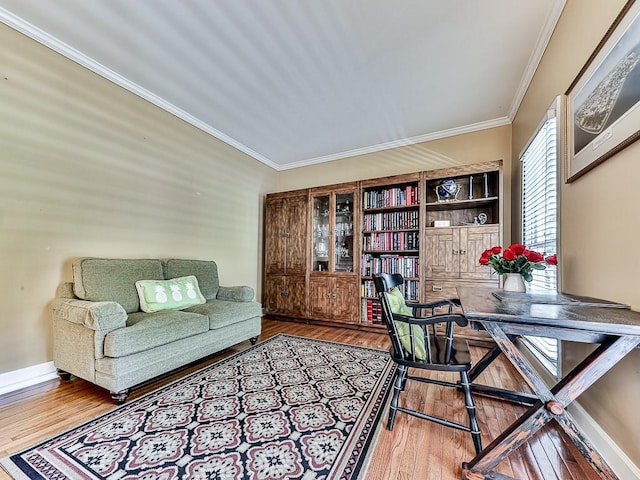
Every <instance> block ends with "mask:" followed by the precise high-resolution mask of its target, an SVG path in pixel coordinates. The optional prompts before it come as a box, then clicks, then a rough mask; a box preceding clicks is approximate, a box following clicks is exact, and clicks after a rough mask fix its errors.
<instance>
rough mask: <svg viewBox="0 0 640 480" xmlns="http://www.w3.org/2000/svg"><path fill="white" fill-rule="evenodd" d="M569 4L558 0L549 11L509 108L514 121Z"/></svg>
mask: <svg viewBox="0 0 640 480" xmlns="http://www.w3.org/2000/svg"><path fill="white" fill-rule="evenodd" d="M566 4H567V0H556V2H555V3H554V5H553V10H552V11H551V12H550V13H549V16H548V17H547V21H546V22H545V24H544V26H543V27H542V30H540V35H538V41H537V42H536V48H535V49H534V51H533V53H532V54H531V57H529V63H528V64H527V68H526V69H525V71H524V74H523V75H522V79H521V80H520V85H519V87H518V90H517V91H516V95H515V96H514V98H513V103H512V104H511V108H510V109H509V118H510V119H511V121H513V119H514V118H516V114H517V113H518V110H519V109H520V105H521V104H522V100H524V96H525V95H526V93H527V90H528V89H529V85H530V84H531V81H532V80H533V76H534V75H535V73H536V70H537V69H538V65H539V64H540V61H541V60H542V56H543V55H544V52H545V50H546V49H547V46H548V45H549V42H550V41H551V36H552V35H553V31H554V30H555V28H556V25H557V24H558V21H559V20H560V15H562V11H563V10H564V7H565V5H566Z"/></svg>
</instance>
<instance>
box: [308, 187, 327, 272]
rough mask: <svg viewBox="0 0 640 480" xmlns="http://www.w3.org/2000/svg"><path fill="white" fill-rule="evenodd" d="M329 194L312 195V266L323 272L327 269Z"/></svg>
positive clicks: (315, 269)
mask: <svg viewBox="0 0 640 480" xmlns="http://www.w3.org/2000/svg"><path fill="white" fill-rule="evenodd" d="M330 198H331V197H330V196H329V195H323V196H318V197H313V219H312V238H313V252H312V258H313V265H312V268H313V270H314V271H316V272H324V271H328V270H329V254H330V252H329V250H330V248H329V247H330V241H331V239H330V237H329V233H330V219H329V214H330V210H329V206H330V205H329V204H330V202H329V201H330Z"/></svg>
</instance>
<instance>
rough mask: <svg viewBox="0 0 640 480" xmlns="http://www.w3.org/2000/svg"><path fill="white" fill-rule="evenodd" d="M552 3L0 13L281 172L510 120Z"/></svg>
mask: <svg viewBox="0 0 640 480" xmlns="http://www.w3.org/2000/svg"><path fill="white" fill-rule="evenodd" d="M564 4H565V0H517V1H514V0H483V1H477V0H475V1H474V0H56V1H43V0H0V20H1V21H3V22H4V23H6V24H7V25H9V26H11V27H14V28H16V29H17V30H19V31H21V32H23V33H25V34H27V35H29V36H31V37H33V38H35V39H36V40H38V41H40V42H42V43H44V44H45V45H48V46H49V47H51V48H53V49H55V50H57V51H58V52H60V53H62V54H64V55H66V56H67V57H69V58H71V59H73V60H75V61H77V62H79V63H81V64H82V65H85V66H86V67H88V68H90V69H92V70H94V71H96V72H97V73H99V74H101V75H103V76H105V77H106V78H108V79H110V80H112V81H114V82H116V83H118V84H120V85H122V86H123V87H125V88H127V89H129V90H131V91H133V92H135V93H137V94H138V95H140V96H142V97H144V98H146V99H148V100H149V101H151V102H153V103H155V104H157V105H159V106H160V107H162V108H165V109H166V110H168V111H170V112H171V113H173V114H175V115H177V116H179V117H181V118H183V119H184V120H186V121H188V122H190V123H192V124H193V125H195V126H197V127H198V128H201V129H202V130H204V131H206V132H208V133H210V134H212V135H214V136H216V137H218V138H220V139H221V140H224V141H225V142H227V143H229V144H231V145H233V146H234V147H236V148H238V149H240V150H242V151H244V152H245V153H247V154H249V155H251V156H253V157H254V158H256V159H257V160H260V161H261V162H263V163H265V164H267V165H269V166H271V167H273V168H275V169H277V170H284V169H288V168H294V167H299V166H303V165H310V164H314V163H320V162H324V161H329V160H334V159H337V158H344V157H348V156H353V155H358V154H362V153H367V152H372V151H377V150H383V149H387V148H392V147H396V146H399V145H406V144H411V143H417V142H420V141H426V140H432V139H436V138H442V137H446V136H450V135H455V134H460V133H466V132H470V131H475V130H481V129H484V128H490V127H494V126H499V125H505V124H508V123H510V121H511V119H512V118H513V116H514V114H515V112H516V111H517V108H518V106H519V104H520V101H521V99H522V97H523V95H524V93H525V91H526V88H527V86H528V84H529V82H530V80H531V77H532V76H533V73H534V71H535V68H536V66H537V64H538V62H539V59H540V57H541V56H542V53H543V50H544V48H545V46H546V44H547V42H548V39H549V37H550V36H551V33H552V31H553V27H554V26H555V24H556V22H557V20H558V17H559V15H560V13H561V11H562V8H563V6H564ZM3 48H6V47H3Z"/></svg>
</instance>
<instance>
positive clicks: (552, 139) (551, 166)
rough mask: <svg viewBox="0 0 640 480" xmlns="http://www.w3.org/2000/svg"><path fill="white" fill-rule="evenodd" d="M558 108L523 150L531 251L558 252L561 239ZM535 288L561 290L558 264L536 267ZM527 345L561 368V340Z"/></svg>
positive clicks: (525, 224) (525, 232)
mask: <svg viewBox="0 0 640 480" xmlns="http://www.w3.org/2000/svg"><path fill="white" fill-rule="evenodd" d="M557 127H558V126H557V121H556V114H555V109H550V110H549V111H548V113H547V118H546V119H545V121H544V122H543V123H542V126H541V127H540V129H539V130H538V132H537V133H536V134H535V136H534V138H533V139H532V140H531V143H529V145H528V146H527V148H526V149H525V150H524V152H523V153H522V155H521V157H520V160H521V161H522V243H523V244H524V245H526V246H527V248H529V249H530V250H535V251H537V252H540V253H542V254H544V256H545V258H546V257H548V256H549V255H555V254H556V248H557V243H558V242H557V240H558V161H557V150H558V130H557ZM530 288H531V289H532V290H547V291H554V292H555V291H557V288H558V277H557V268H556V267H547V268H546V269H545V270H534V272H533V281H532V282H531V285H530ZM524 340H525V344H526V345H527V346H528V347H529V348H530V350H531V351H532V353H533V354H534V355H535V356H536V357H537V358H538V359H539V360H540V361H541V363H542V364H543V365H545V367H546V368H547V369H549V371H550V372H551V373H552V374H553V375H557V370H558V341H557V340H556V339H552V338H542V337H525V338H524Z"/></svg>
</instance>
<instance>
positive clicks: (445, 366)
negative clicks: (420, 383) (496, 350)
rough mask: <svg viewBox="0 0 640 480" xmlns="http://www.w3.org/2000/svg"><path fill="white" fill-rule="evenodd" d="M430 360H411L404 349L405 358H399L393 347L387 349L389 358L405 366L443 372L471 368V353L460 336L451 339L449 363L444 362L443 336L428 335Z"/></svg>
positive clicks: (444, 342)
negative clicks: (451, 346)
mask: <svg viewBox="0 0 640 480" xmlns="http://www.w3.org/2000/svg"><path fill="white" fill-rule="evenodd" d="M429 340H430V342H429V343H430V344H431V352H432V361H431V362H428V361H423V360H418V359H416V361H411V355H410V354H409V353H407V352H406V351H405V358H404V359H403V358H401V357H399V356H397V355H395V354H394V353H395V352H394V350H393V347H391V349H390V350H389V353H390V355H391V359H392V360H393V361H394V362H396V363H398V364H400V365H406V366H407V367H414V368H425V367H426V368H428V369H429V370H436V371H443V372H463V371H469V370H470V369H471V354H470V353H469V346H468V344H467V342H466V340H464V339H461V338H454V339H453V348H452V349H451V351H452V355H451V360H450V362H449V363H446V362H445V358H444V354H445V351H446V339H445V338H443V337H436V338H434V337H433V336H431V337H430V339H429Z"/></svg>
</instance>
